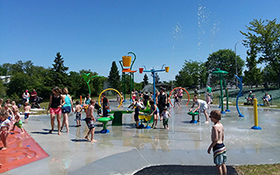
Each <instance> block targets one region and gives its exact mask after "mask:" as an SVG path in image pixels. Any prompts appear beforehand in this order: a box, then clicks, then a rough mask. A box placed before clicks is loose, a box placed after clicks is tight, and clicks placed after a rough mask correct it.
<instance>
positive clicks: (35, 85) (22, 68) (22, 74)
mask: <svg viewBox="0 0 280 175" xmlns="http://www.w3.org/2000/svg"><path fill="white" fill-rule="evenodd" d="M68 69H69V67H67V66H65V65H64V59H63V58H62V56H61V54H60V53H59V52H58V53H57V54H56V57H55V59H54V64H52V67H51V68H44V67H42V66H34V65H33V62H32V61H26V62H22V61H18V62H16V63H15V64H10V63H4V64H3V65H1V66H0V75H2V76H3V75H11V79H10V83H8V84H5V85H4V84H3V82H2V81H1V80H0V97H4V96H8V97H10V98H12V99H16V98H19V97H21V95H22V93H23V92H24V91H25V90H26V89H28V90H29V91H31V90H32V89H36V91H37V93H38V94H39V95H40V96H41V97H45V98H46V97H49V95H50V94H51V89H52V88H53V87H54V86H59V87H61V88H63V87H68V89H69V92H70V93H71V95H73V96H74V97H79V96H80V95H83V96H85V95H86V94H87V93H88V92H89V91H88V86H87V84H86V82H85V80H84V79H83V76H82V75H83V74H84V73H85V74H90V75H89V77H92V76H94V75H98V73H96V72H92V71H91V70H80V71H79V72H75V71H70V72H68ZM125 76H126V77H125V80H126V89H127V90H129V88H128V87H129V83H130V79H129V76H128V75H125ZM106 82H107V83H106ZM105 84H108V87H113V88H115V89H117V90H119V91H120V90H121V82H120V75H119V71H118V68H117V66H116V62H112V67H111V71H110V73H109V76H108V78H107V77H95V78H94V79H93V80H92V81H90V84H89V85H90V88H91V92H92V95H93V96H97V95H99V93H100V92H101V91H102V90H103V89H104V88H107V87H105V86H104V85H105ZM145 84H148V77H147V75H145V78H144V81H143V82H142V83H135V88H136V89H141V88H142V87H143V86H144V85H145Z"/></svg>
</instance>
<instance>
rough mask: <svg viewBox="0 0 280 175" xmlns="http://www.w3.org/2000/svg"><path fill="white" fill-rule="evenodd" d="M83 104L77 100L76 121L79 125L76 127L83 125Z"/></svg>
mask: <svg viewBox="0 0 280 175" xmlns="http://www.w3.org/2000/svg"><path fill="white" fill-rule="evenodd" d="M82 109H83V108H82V106H81V105H80V102H79V101H76V108H75V113H76V122H77V125H76V127H79V126H81V116H82Z"/></svg>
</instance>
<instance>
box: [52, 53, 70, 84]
mask: <svg viewBox="0 0 280 175" xmlns="http://www.w3.org/2000/svg"><path fill="white" fill-rule="evenodd" d="M52 65H53V68H52V69H51V73H52V81H53V83H52V85H53V86H59V87H61V88H62V87H64V86H67V85H68V75H67V70H68V69H69V67H66V66H64V60H63V58H62V56H61V54H60V52H57V53H56V57H55V59H54V64H52Z"/></svg>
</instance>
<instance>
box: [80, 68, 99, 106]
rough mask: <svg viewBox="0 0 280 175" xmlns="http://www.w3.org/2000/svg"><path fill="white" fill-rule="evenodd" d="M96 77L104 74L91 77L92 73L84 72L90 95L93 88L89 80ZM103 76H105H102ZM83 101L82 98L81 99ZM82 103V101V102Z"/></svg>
mask: <svg viewBox="0 0 280 175" xmlns="http://www.w3.org/2000/svg"><path fill="white" fill-rule="evenodd" d="M95 77H102V76H99V75H94V76H92V77H90V73H87V74H86V73H83V78H84V80H85V81H86V83H87V86H88V91H89V95H91V90H90V85H89V82H90V80H91V79H93V78H95ZM102 78H103V77H102ZM80 98H81V97H80ZM81 101H82V100H81ZM81 103H82V102H81Z"/></svg>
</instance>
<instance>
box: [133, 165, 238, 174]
mask: <svg viewBox="0 0 280 175" xmlns="http://www.w3.org/2000/svg"><path fill="white" fill-rule="evenodd" d="M142 174H143V175H144V174H149V175H159V174H160V175H171V174H172V175H182V174H186V175H195V174H213V175H214V174H215V175H216V174H217V169H216V167H215V165H214V166H187V165H159V166H151V167H147V168H144V169H142V170H140V171H138V172H136V173H135V174H134V175H142ZM227 174H231V175H238V173H237V172H236V170H235V169H234V168H233V167H232V166H227Z"/></svg>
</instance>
